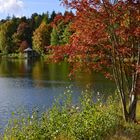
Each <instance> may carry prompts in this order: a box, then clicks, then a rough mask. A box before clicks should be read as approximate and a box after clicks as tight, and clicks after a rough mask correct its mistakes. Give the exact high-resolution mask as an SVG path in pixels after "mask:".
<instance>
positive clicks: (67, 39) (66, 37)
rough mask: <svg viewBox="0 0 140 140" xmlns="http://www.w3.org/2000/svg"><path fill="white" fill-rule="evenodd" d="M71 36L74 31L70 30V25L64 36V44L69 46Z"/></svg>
mask: <svg viewBox="0 0 140 140" xmlns="http://www.w3.org/2000/svg"><path fill="white" fill-rule="evenodd" d="M71 35H72V31H71V30H70V24H68V25H67V27H66V28H65V30H64V32H63V35H62V44H69V40H70V36H71Z"/></svg>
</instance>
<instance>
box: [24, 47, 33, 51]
mask: <svg viewBox="0 0 140 140" xmlns="http://www.w3.org/2000/svg"><path fill="white" fill-rule="evenodd" d="M31 51H33V50H32V49H31V48H29V47H28V48H27V49H25V50H24V52H31Z"/></svg>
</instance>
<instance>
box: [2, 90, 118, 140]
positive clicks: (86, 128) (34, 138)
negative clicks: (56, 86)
mask: <svg viewBox="0 0 140 140" xmlns="http://www.w3.org/2000/svg"><path fill="white" fill-rule="evenodd" d="M115 100H116V99H114V100H112V98H111V97H110V98H109V99H108V100H107V101H106V102H105V103H103V101H102V100H99V101H97V102H96V103H95V102H93V99H92V95H91V94H90V92H89V91H88V90H86V91H85V92H84V94H83V96H82V98H81V101H80V102H79V104H78V105H74V104H73V103H72V98H71V95H70V94H66V93H65V95H64V96H63V97H62V98H60V99H57V100H56V102H55V103H54V105H53V107H52V108H50V109H49V110H48V111H47V112H44V113H43V114H41V115H40V114H39V113H38V112H34V113H33V114H32V115H19V116H17V115H16V116H15V117H14V119H12V120H11V121H10V123H9V124H8V126H7V128H6V129H5V131H4V135H3V139H4V140H13V139H14V140H54V139H59V140H61V139H62V140H65V139H67V140H101V139H103V137H105V136H108V135H109V134H110V133H112V132H113V131H114V130H115V129H116V127H117V126H118V124H119V119H118V114H117V112H118V110H119V108H118V106H117V105H116V102H115Z"/></svg>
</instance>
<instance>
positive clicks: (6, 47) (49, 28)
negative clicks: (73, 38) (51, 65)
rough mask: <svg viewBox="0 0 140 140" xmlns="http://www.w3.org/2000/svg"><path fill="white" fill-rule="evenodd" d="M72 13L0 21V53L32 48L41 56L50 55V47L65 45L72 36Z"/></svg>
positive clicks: (34, 15) (47, 14) (17, 51)
mask: <svg viewBox="0 0 140 140" xmlns="http://www.w3.org/2000/svg"><path fill="white" fill-rule="evenodd" d="M73 18H74V14H73V13H72V12H68V11H66V12H64V13H63V14H62V13H56V12H55V11H53V12H52V13H51V14H49V12H46V13H43V14H37V13H34V14H32V15H31V17H30V18H26V17H21V18H17V17H14V16H13V17H12V18H11V17H7V18H6V19H2V20H1V21H0V52H1V53H4V54H7V53H8V54H9V53H19V52H21V53H22V52H23V51H24V50H25V49H26V48H28V47H30V48H33V49H34V50H36V51H37V52H38V53H40V54H45V53H48V46H50V45H55V46H56V45H64V44H67V43H68V42H69V37H70V35H71V34H72V31H71V30H70V24H71V22H72V20H73Z"/></svg>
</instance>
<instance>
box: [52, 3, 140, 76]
mask: <svg viewBox="0 0 140 140" xmlns="http://www.w3.org/2000/svg"><path fill="white" fill-rule="evenodd" d="M63 3H64V4H65V5H66V6H68V7H71V8H73V9H76V16H75V20H74V21H73V24H72V28H73V30H74V31H75V34H73V35H72V36H71V42H70V45H67V46H62V47H61V46H60V47H53V49H52V52H53V59H55V61H60V60H63V59H64V57H65V56H66V57H67V60H68V62H70V63H72V64H76V66H77V67H76V69H79V68H80V67H83V66H84V68H88V69H92V70H95V71H103V72H106V71H108V69H110V68H111V67H112V66H113V65H112V59H114V58H115V59H116V60H117V59H121V60H124V59H127V60H128V61H124V63H126V66H128V67H129V68H130V67H131V68H132V69H133V70H134V71H135V70H136V67H138V65H139V64H137V63H135V62H136V61H132V62H131V63H130V59H131V58H136V59H139V58H138V51H139V50H138V48H139V47H140V46H139V47H138V45H140V9H139V7H140V3H138V2H136V1H132V0H126V1H122V0H120V1H119V2H117V3H116V4H112V3H109V1H108V0H103V1H100V0H63ZM61 18H62V17H61ZM61 18H60V17H59V19H61ZM56 19H57V18H56ZM56 19H55V20H56ZM114 55H115V56H114ZM113 57H114V58H113ZM106 75H107V77H108V76H109V74H106ZM109 77H110V76H109Z"/></svg>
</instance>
